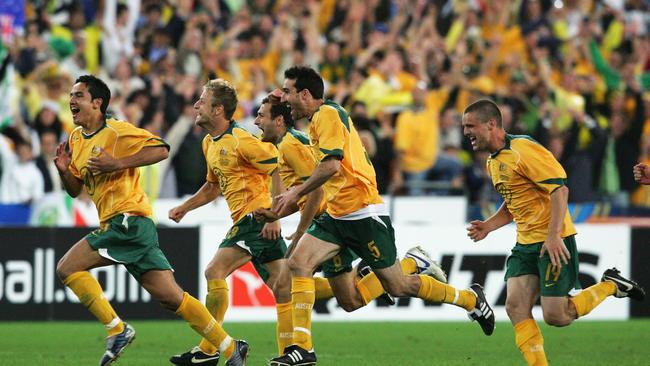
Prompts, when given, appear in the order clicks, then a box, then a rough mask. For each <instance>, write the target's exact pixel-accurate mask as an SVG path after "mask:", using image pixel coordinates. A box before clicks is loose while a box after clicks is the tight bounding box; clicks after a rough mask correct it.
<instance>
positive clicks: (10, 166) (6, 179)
mask: <svg viewBox="0 0 650 366" xmlns="http://www.w3.org/2000/svg"><path fill="white" fill-rule="evenodd" d="M0 155H1V158H2V178H1V179H0V203H8V204H30V203H32V202H34V201H36V200H38V199H39V198H41V197H42V196H43V194H44V190H43V176H42V175H41V172H40V171H39V170H38V168H37V167H36V164H35V163H34V156H33V155H32V147H31V145H30V144H29V143H27V142H25V141H23V140H19V141H17V142H16V150H15V152H14V151H13V150H12V149H11V147H10V142H9V141H8V140H7V138H5V137H4V136H0Z"/></svg>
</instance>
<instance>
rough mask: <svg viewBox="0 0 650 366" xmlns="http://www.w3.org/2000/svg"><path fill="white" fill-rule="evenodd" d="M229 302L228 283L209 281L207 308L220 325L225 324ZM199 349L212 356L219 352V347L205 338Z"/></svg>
mask: <svg viewBox="0 0 650 366" xmlns="http://www.w3.org/2000/svg"><path fill="white" fill-rule="evenodd" d="M228 300H229V298H228V282H226V280H209V281H208V295H207V296H206V297H205V307H206V308H207V309H208V311H209V312H210V315H212V317H213V318H214V320H216V321H217V323H219V324H223V318H224V317H225V315H226V310H228ZM199 348H201V350H202V351H203V352H205V353H207V354H210V355H211V354H213V353H215V352H216V351H217V347H215V346H214V345H213V344H212V343H210V341H208V340H207V339H205V338H203V339H202V340H201V343H199Z"/></svg>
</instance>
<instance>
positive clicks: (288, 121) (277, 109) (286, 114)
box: [262, 98, 295, 128]
mask: <svg viewBox="0 0 650 366" xmlns="http://www.w3.org/2000/svg"><path fill="white" fill-rule="evenodd" d="M267 103H269V104H271V119H274V118H276V117H277V116H282V119H283V120H284V125H285V126H287V128H291V127H293V126H294V125H295V123H294V121H293V118H292V117H291V106H290V105H289V103H283V102H279V103H272V102H271V100H270V99H269V98H264V99H262V104H267Z"/></svg>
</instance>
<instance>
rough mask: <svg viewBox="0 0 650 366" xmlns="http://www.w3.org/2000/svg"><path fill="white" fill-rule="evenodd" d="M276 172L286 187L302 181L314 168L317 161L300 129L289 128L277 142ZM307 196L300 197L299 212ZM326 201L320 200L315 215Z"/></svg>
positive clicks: (307, 139) (325, 204)
mask: <svg viewBox="0 0 650 366" xmlns="http://www.w3.org/2000/svg"><path fill="white" fill-rule="evenodd" d="M277 147H278V174H279V175H280V179H281V180H282V184H283V185H284V186H285V187H286V188H290V187H294V186H297V185H299V184H302V183H304V182H305V181H306V180H307V179H309V177H310V176H311V174H312V173H313V172H314V169H316V166H317V165H318V161H317V160H316V158H315V157H314V155H313V154H312V152H311V148H310V147H309V137H308V136H307V135H306V134H305V133H304V132H302V131H298V130H296V129H294V128H289V129H288V130H287V133H286V134H285V135H284V137H283V138H282V140H281V141H280V142H279V143H278V145H277ZM306 201H307V196H306V195H305V196H302V197H300V200H299V201H298V207H299V208H300V212H302V211H303V210H304V208H305V202H306ZM326 207H327V201H326V199H325V197H323V200H322V201H321V205H320V208H319V209H318V212H317V214H316V215H318V214H320V213H322V212H325V208H326Z"/></svg>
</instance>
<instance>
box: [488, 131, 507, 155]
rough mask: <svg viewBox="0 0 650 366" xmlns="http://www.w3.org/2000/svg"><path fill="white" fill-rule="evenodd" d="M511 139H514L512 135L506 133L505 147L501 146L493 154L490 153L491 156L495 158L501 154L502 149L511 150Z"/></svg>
mask: <svg viewBox="0 0 650 366" xmlns="http://www.w3.org/2000/svg"><path fill="white" fill-rule="evenodd" d="M510 140H512V135H510V134H506V144H505V145H503V147H502V148H500V149H499V150H497V151H495V152H494V153H493V154H490V157H491V158H495V157H496V156H497V155H499V153H500V152H501V150H506V149H508V150H510Z"/></svg>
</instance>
